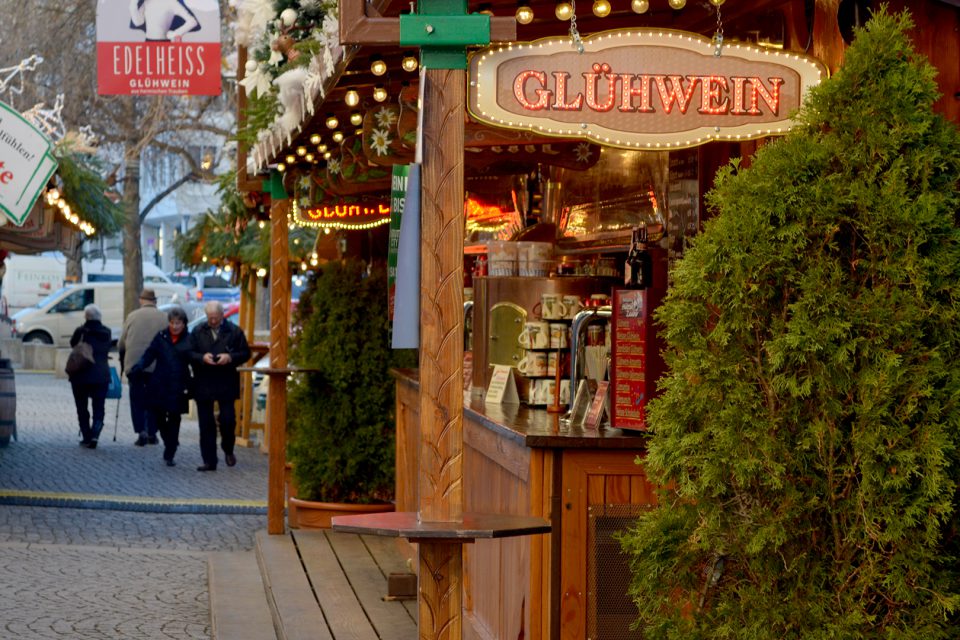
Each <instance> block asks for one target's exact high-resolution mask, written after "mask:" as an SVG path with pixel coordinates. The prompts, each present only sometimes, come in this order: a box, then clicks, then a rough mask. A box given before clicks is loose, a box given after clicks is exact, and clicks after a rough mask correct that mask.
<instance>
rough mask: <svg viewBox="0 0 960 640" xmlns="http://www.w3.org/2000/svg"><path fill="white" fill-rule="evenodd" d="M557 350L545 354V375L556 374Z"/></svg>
mask: <svg viewBox="0 0 960 640" xmlns="http://www.w3.org/2000/svg"><path fill="white" fill-rule="evenodd" d="M557 355H558V354H557V352H556V351H551V352H550V353H548V354H547V375H548V376H555V375H557V359H558V358H557Z"/></svg>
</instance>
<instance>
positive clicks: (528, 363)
mask: <svg viewBox="0 0 960 640" xmlns="http://www.w3.org/2000/svg"><path fill="white" fill-rule="evenodd" d="M517 371H519V372H520V373H522V374H523V375H525V376H543V375H546V374H547V354H546V353H542V352H537V351H532V352H530V353H528V354H527V355H525V356H523V359H522V360H520V362H519V363H518V364H517Z"/></svg>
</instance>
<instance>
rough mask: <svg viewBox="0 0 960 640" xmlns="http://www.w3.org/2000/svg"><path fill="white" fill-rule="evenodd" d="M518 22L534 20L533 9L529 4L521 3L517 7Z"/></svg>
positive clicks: (524, 22)
mask: <svg viewBox="0 0 960 640" xmlns="http://www.w3.org/2000/svg"><path fill="white" fill-rule="evenodd" d="M517 22H519V23H520V24H530V23H531V22H533V9H531V8H530V5H529V4H521V5H520V6H519V7H517Z"/></svg>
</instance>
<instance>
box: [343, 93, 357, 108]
mask: <svg viewBox="0 0 960 640" xmlns="http://www.w3.org/2000/svg"><path fill="white" fill-rule="evenodd" d="M343 101H344V102H345V103H346V105H347V106H348V107H355V106H357V105H358V104H360V94H359V93H357V90H356V89H350V90H349V91H347V92H346V93H345V94H344V95H343Z"/></svg>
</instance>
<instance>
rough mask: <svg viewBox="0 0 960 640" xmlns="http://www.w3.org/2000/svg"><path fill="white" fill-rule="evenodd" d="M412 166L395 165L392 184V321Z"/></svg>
mask: <svg viewBox="0 0 960 640" xmlns="http://www.w3.org/2000/svg"><path fill="white" fill-rule="evenodd" d="M409 175H410V166H409V165H405V164H395V165H393V179H392V180H391V182H390V246H389V248H388V251H387V290H388V291H389V295H390V319H391V320H393V304H394V300H395V297H394V296H395V293H396V284H397V249H398V248H399V246H400V220H401V218H402V216H403V205H404V202H405V201H406V198H407V177H408V176H409Z"/></svg>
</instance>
